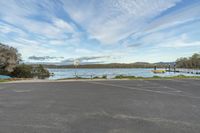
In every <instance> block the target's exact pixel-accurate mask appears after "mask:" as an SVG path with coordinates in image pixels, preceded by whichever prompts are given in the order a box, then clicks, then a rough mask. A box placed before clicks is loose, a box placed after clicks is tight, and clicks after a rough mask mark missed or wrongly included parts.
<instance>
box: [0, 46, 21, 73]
mask: <svg viewBox="0 0 200 133" xmlns="http://www.w3.org/2000/svg"><path fill="white" fill-rule="evenodd" d="M20 60H21V55H20V54H19V53H18V51H17V49H15V48H13V47H10V46H7V45H4V44H2V43H0V69H1V70H3V71H8V72H12V71H13V69H14V68H15V67H16V65H17V64H19V61H20Z"/></svg>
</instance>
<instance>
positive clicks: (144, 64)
mask: <svg viewBox="0 0 200 133" xmlns="http://www.w3.org/2000/svg"><path fill="white" fill-rule="evenodd" d="M43 66H44V67H46V68H74V65H49V64H46V65H44V64H43ZM154 66H157V67H158V68H159V67H160V68H163V67H166V66H168V64H167V63H148V62H136V63H130V64H125V63H110V64H82V65H79V66H78V68H153V67H154Z"/></svg>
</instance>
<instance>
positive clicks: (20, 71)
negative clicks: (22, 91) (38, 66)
mask: <svg viewBox="0 0 200 133" xmlns="http://www.w3.org/2000/svg"><path fill="white" fill-rule="evenodd" d="M32 70H33V67H32V66H30V65H25V64H22V65H18V66H16V67H15V68H14V70H13V72H11V76H13V77H16V78H33V76H34V74H33V72H32Z"/></svg>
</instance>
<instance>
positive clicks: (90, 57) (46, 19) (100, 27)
mask: <svg viewBox="0 0 200 133" xmlns="http://www.w3.org/2000/svg"><path fill="white" fill-rule="evenodd" d="M0 5H1V8H0V42H2V43H5V44H8V45H11V46H14V47H16V48H17V49H18V50H19V52H20V53H21V54H22V57H23V59H24V60H25V61H26V62H34V61H41V62H65V61H72V60H73V59H75V58H78V59H84V60H85V61H88V62H101V63H112V62H120V63H122V62H124V63H131V62H137V61H146V62H159V61H174V60H175V59H176V58H178V57H181V56H190V55H191V54H192V53H194V52H200V1H199V0H0Z"/></svg>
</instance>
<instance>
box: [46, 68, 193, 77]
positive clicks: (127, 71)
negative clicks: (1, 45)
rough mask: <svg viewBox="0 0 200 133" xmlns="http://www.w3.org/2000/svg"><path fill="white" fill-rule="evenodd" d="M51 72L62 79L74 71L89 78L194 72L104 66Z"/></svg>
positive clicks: (172, 74)
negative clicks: (163, 71)
mask: <svg viewBox="0 0 200 133" xmlns="http://www.w3.org/2000/svg"><path fill="white" fill-rule="evenodd" d="M48 70H49V71H50V72H51V73H54V74H55V75H54V76H51V77H50V78H49V79H62V78H73V77H75V73H77V75H78V76H80V77H84V78H90V77H91V75H92V76H93V77H94V76H99V77H100V76H103V75H107V78H114V77H115V76H117V75H125V76H137V77H153V76H161V77H168V76H176V75H186V76H195V74H188V73H174V72H166V73H161V74H155V73H153V72H152V70H153V69H152V68H112V69H109V68H105V69H89V68H87V69H83V68H80V69H73V68H72V69H69V68H68V69H48Z"/></svg>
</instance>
